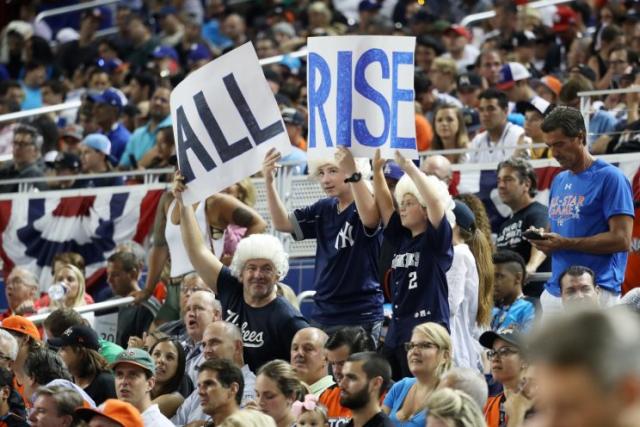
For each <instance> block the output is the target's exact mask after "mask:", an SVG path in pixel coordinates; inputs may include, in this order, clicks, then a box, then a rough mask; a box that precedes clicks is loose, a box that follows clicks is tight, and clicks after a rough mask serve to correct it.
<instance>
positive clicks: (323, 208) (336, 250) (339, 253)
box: [262, 147, 383, 342]
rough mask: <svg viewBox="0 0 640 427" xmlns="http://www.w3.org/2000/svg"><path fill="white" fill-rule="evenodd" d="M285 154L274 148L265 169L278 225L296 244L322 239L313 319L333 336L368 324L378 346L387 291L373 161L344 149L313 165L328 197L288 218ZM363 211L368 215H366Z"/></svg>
mask: <svg viewBox="0 0 640 427" xmlns="http://www.w3.org/2000/svg"><path fill="white" fill-rule="evenodd" d="M279 159H280V153H278V152H277V151H275V150H270V151H269V152H268V153H267V155H266V156H265V160H264V163H263V167H262V172H263V176H264V178H265V181H266V187H267V201H268V204H269V212H270V213H271V218H272V221H273V226H274V228H275V229H276V230H278V231H281V232H288V233H291V234H292V235H293V237H294V239H296V240H302V239H314V238H315V239H317V250H316V258H315V281H314V289H315V290H316V294H315V296H314V307H313V312H312V317H311V319H312V321H313V323H314V324H315V326H318V327H320V328H321V329H323V330H325V331H326V332H327V333H329V334H331V333H333V332H334V331H335V330H337V329H339V328H340V327H342V326H354V325H358V326H363V327H364V328H365V330H367V331H368V332H369V333H371V334H372V336H373V338H374V339H375V341H376V342H377V339H378V337H379V334H380V329H381V326H382V317H383V313H382V302H383V298H382V291H381V289H380V284H379V283H378V279H377V277H376V271H377V260H378V255H379V251H380V239H379V237H380V236H379V234H380V233H379V225H380V216H379V215H378V212H377V209H376V207H375V201H374V199H373V195H372V193H371V191H370V190H369V187H367V185H366V183H365V179H366V174H364V173H363V172H366V171H365V170H364V169H365V168H366V169H369V170H370V167H369V161H368V160H364V159H363V160H364V161H360V160H359V161H358V167H357V166H356V161H355V160H354V158H353V156H352V155H351V152H350V151H349V150H348V149H345V148H342V147H341V148H339V149H338V151H337V153H336V155H335V158H327V159H322V160H310V161H309V174H310V175H311V176H314V177H316V178H317V179H318V181H319V182H320V185H321V186H322V189H323V190H324V191H325V193H326V194H327V197H326V198H324V199H321V200H318V201H317V202H316V203H314V204H312V205H311V206H307V207H305V208H302V209H296V210H295V211H294V212H292V213H291V214H289V213H288V212H287V211H286V209H285V207H284V205H283V204H282V201H281V200H280V197H279V195H278V192H277V190H276V186H275V183H274V179H273V173H274V170H275V168H276V162H277V161H278V160H279ZM363 212H364V213H363Z"/></svg>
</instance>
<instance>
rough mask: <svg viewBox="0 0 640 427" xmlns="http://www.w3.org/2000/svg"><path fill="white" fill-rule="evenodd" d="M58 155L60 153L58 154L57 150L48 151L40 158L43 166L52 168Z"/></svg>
mask: <svg viewBox="0 0 640 427" xmlns="http://www.w3.org/2000/svg"><path fill="white" fill-rule="evenodd" d="M58 154H60V152H58V151H57V150H51V151H48V152H47V153H46V154H45V155H44V156H42V159H43V160H44V165H45V166H46V167H48V168H52V167H53V166H54V164H55V162H56V159H57V158H58Z"/></svg>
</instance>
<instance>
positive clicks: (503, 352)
mask: <svg viewBox="0 0 640 427" xmlns="http://www.w3.org/2000/svg"><path fill="white" fill-rule="evenodd" d="M518 353H520V351H518V349H516V348H513V347H502V348H499V349H497V350H489V351H487V357H488V358H489V360H493V359H495V358H496V357H500V359H502V358H504V357H507V356H511V355H512V354H518Z"/></svg>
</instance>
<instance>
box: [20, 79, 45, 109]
mask: <svg viewBox="0 0 640 427" xmlns="http://www.w3.org/2000/svg"><path fill="white" fill-rule="evenodd" d="M21 86H22V90H23V91H24V101H22V104H20V109H21V110H31V109H33V108H40V107H42V91H41V90H40V88H39V87H36V88H32V87H29V86H27V85H26V84H24V83H21Z"/></svg>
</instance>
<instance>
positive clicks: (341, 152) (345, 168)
mask: <svg viewBox="0 0 640 427" xmlns="http://www.w3.org/2000/svg"><path fill="white" fill-rule="evenodd" d="M335 158H336V163H337V164H338V167H339V168H340V170H341V171H342V172H344V173H345V174H346V175H347V176H351V175H353V174H354V173H356V172H357V169H356V161H355V160H354V158H353V154H351V151H350V150H349V149H348V148H346V147H338V151H336V154H335Z"/></svg>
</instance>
